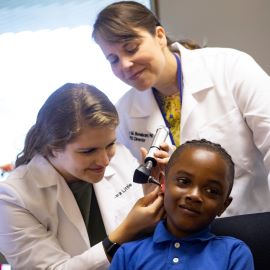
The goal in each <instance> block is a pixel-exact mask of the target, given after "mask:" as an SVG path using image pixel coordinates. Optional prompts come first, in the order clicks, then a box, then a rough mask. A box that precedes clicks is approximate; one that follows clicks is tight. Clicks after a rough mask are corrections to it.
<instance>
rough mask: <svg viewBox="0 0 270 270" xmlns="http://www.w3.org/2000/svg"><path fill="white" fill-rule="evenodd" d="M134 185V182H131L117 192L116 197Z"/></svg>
mask: <svg viewBox="0 0 270 270" xmlns="http://www.w3.org/2000/svg"><path fill="white" fill-rule="evenodd" d="M131 187H132V184H131V183H129V184H127V185H126V186H125V187H123V188H122V189H121V190H120V191H119V192H118V193H116V194H115V196H114V197H115V198H118V197H120V196H121V195H123V194H124V193H125V192H126V191H128V190H129V189H130V188H131Z"/></svg>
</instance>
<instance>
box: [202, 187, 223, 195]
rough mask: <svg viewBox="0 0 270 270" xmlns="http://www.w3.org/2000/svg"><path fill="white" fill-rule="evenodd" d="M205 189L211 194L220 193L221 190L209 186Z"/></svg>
mask: <svg viewBox="0 0 270 270" xmlns="http://www.w3.org/2000/svg"><path fill="white" fill-rule="evenodd" d="M205 191H206V192H207V193H208V194H210V195H220V194H221V191H220V190H219V189H218V188H213V187H208V188H206V189H205Z"/></svg>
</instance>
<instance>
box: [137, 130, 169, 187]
mask: <svg viewBox="0 0 270 270" xmlns="http://www.w3.org/2000/svg"><path fill="white" fill-rule="evenodd" d="M168 134H169V130H168V128H167V127H165V126H160V127H158V129H157V131H156V134H155V136H154V139H153V142H152V145H151V147H150V149H149V152H148V154H147V156H146V157H145V159H144V163H143V164H141V165H140V166H139V167H138V168H137V169H136V170H135V172H134V175H133V182H135V183H139V184H146V183H154V184H156V185H159V186H160V182H159V180H157V179H155V178H154V177H153V176H151V171H152V168H154V167H155V166H156V165H157V161H156V159H155V158H154V153H155V151H156V150H160V145H161V144H162V143H163V142H165V140H166V138H167V136H168Z"/></svg>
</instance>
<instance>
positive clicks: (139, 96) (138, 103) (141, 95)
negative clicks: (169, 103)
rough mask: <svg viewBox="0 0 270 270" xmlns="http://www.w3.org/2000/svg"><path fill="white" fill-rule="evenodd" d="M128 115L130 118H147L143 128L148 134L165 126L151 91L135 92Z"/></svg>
mask: <svg viewBox="0 0 270 270" xmlns="http://www.w3.org/2000/svg"><path fill="white" fill-rule="evenodd" d="M129 114H130V117H131V118H145V119H146V118H148V120H147V121H145V123H146V126H145V128H146V130H147V131H148V132H149V133H155V131H156V129H157V127H158V126H160V125H164V126H166V123H165V122H164V119H163V117H162V114H161V113H160V109H159V107H158V104H157V102H156V100H155V97H154V94H153V91H152V89H148V90H145V91H142V92H140V91H138V90H137V91H136V94H135V95H134V102H133V106H132V107H131V109H130V112H129Z"/></svg>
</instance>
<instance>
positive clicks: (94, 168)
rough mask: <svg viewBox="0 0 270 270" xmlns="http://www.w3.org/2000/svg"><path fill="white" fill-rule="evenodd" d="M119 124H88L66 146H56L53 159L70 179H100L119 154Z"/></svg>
mask: <svg viewBox="0 0 270 270" xmlns="http://www.w3.org/2000/svg"><path fill="white" fill-rule="evenodd" d="M115 140H116V138H115V128H114V127H111V126H107V127H102V128H93V127H89V126H86V127H84V128H83V129H82V131H81V133H80V134H79V136H78V137H77V138H76V139H75V140H73V141H72V142H71V143H69V144H67V145H66V147H65V149H63V150H54V151H53V155H54V157H50V158H49V161H50V162H51V164H52V165H53V166H54V167H55V169H56V170H57V171H58V172H59V173H60V174H61V175H62V176H63V177H64V178H65V180H66V181H67V182H74V181H80V180H82V181H86V182H89V183H97V182H99V181H100V180H101V179H102V178H103V176H104V173H105V169H106V167H107V166H108V165H109V162H110V160H111V158H112V157H113V156H114V154H115Z"/></svg>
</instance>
